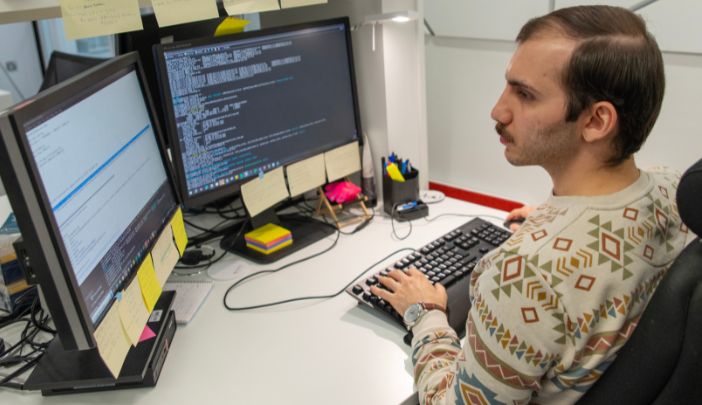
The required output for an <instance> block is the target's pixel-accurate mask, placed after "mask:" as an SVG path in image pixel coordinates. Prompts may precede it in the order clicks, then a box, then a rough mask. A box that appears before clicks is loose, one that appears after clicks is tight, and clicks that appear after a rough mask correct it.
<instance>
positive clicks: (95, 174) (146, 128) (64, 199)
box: [53, 124, 151, 212]
mask: <svg viewBox="0 0 702 405" xmlns="http://www.w3.org/2000/svg"><path fill="white" fill-rule="evenodd" d="M149 127H151V124H147V125H146V126H145V127H144V128H143V129H142V130H141V131H139V133H137V134H136V135H134V137H133V138H132V139H130V140H129V142H127V143H126V144H124V146H122V147H121V148H119V150H118V151H117V152H115V154H114V155H112V156H110V158H109V159H107V160H106V161H105V163H103V164H101V165H100V167H98V168H97V169H95V170H94V171H93V172H92V173H90V176H88V177H87V178H86V179H85V180H83V181H82V182H81V183H80V184H79V185H78V186H77V187H76V188H74V189H73V191H71V192H70V193H68V195H67V196H66V197H64V198H63V199H62V200H61V201H59V202H58V204H56V205H55V206H54V208H53V210H54V212H56V211H57V210H58V209H59V208H61V207H62V206H63V205H64V204H66V203H67V202H68V200H70V199H71V198H73V196H74V195H76V193H77V192H79V191H80V190H81V189H82V188H83V187H85V185H86V184H88V183H89V182H90V180H92V179H93V178H94V177H95V176H97V175H98V173H100V172H101V171H103V170H104V169H105V167H107V166H108V165H109V164H110V163H112V161H114V160H115V159H117V156H119V155H120V154H122V152H124V150H125V149H127V148H128V147H129V145H131V144H133V143H134V142H135V141H136V140H137V139H139V137H140V136H142V135H144V133H145V132H146V131H147V130H148V129H149Z"/></svg>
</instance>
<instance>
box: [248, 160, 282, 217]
mask: <svg viewBox="0 0 702 405" xmlns="http://www.w3.org/2000/svg"><path fill="white" fill-rule="evenodd" d="M289 196H290V194H288V188H287V187H285V176H283V168H282V167H279V168H277V169H274V170H271V171H270V172H268V173H265V174H264V175H263V178H256V179H253V180H251V181H250V182H248V183H246V184H242V186H241V199H242V200H244V205H245V206H246V209H247V210H248V211H249V215H251V216H252V217H255V216H256V215H258V214H260V213H261V212H263V211H265V210H266V209H268V208H270V207H272V206H274V205H275V204H276V203H278V202H280V201H282V200H284V199H286V198H288V197H289Z"/></svg>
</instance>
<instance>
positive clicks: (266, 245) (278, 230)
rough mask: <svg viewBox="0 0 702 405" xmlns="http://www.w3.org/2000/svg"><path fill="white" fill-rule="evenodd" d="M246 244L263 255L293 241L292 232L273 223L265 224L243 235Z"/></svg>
mask: <svg viewBox="0 0 702 405" xmlns="http://www.w3.org/2000/svg"><path fill="white" fill-rule="evenodd" d="M244 239H246V246H247V247H248V248H249V249H253V250H255V251H257V252H260V253H263V254H265V255H268V254H271V253H273V252H276V251H278V250H280V249H282V248H284V247H286V246H290V245H292V243H293V239H292V233H291V232H290V231H289V230H287V229H285V228H283V227H281V226H278V225H275V224H266V225H263V226H262V227H260V228H256V229H254V230H253V231H251V232H249V233H247V234H246V235H244Z"/></svg>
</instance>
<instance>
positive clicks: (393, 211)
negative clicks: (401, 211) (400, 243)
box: [390, 203, 412, 240]
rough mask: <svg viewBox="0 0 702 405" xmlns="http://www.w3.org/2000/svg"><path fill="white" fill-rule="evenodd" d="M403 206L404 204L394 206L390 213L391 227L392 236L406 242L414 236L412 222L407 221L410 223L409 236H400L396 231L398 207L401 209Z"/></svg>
mask: <svg viewBox="0 0 702 405" xmlns="http://www.w3.org/2000/svg"><path fill="white" fill-rule="evenodd" d="M401 204H404V203H395V204H393V206H392V210H391V211H390V225H392V234H393V235H395V238H397V239H398V240H405V239H407V238H409V236H410V235H411V234H412V221H407V222H408V223H409V231H408V232H407V235H405V236H400V235H398V234H397V230H396V229H395V215H396V214H397V207H399V206H400V205H401Z"/></svg>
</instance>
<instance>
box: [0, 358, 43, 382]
mask: <svg viewBox="0 0 702 405" xmlns="http://www.w3.org/2000/svg"><path fill="white" fill-rule="evenodd" d="M40 358H41V356H37V357H34V358H32V359H31V360H29V361H28V362H27V364H25V365H24V366H22V367H20V368H18V369H17V370H15V371H13V372H12V373H10V374H8V375H7V376H6V377H5V378H3V379H2V380H0V387H8V388H16V389H24V385H23V384H17V383H12V382H10V381H11V380H12V379H14V378H15V377H17V376H18V375H21V374H22V373H24V372H25V371H27V370H29V369H30V368H32V367H34V365H35V364H37V363H38V362H39V359H40Z"/></svg>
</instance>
